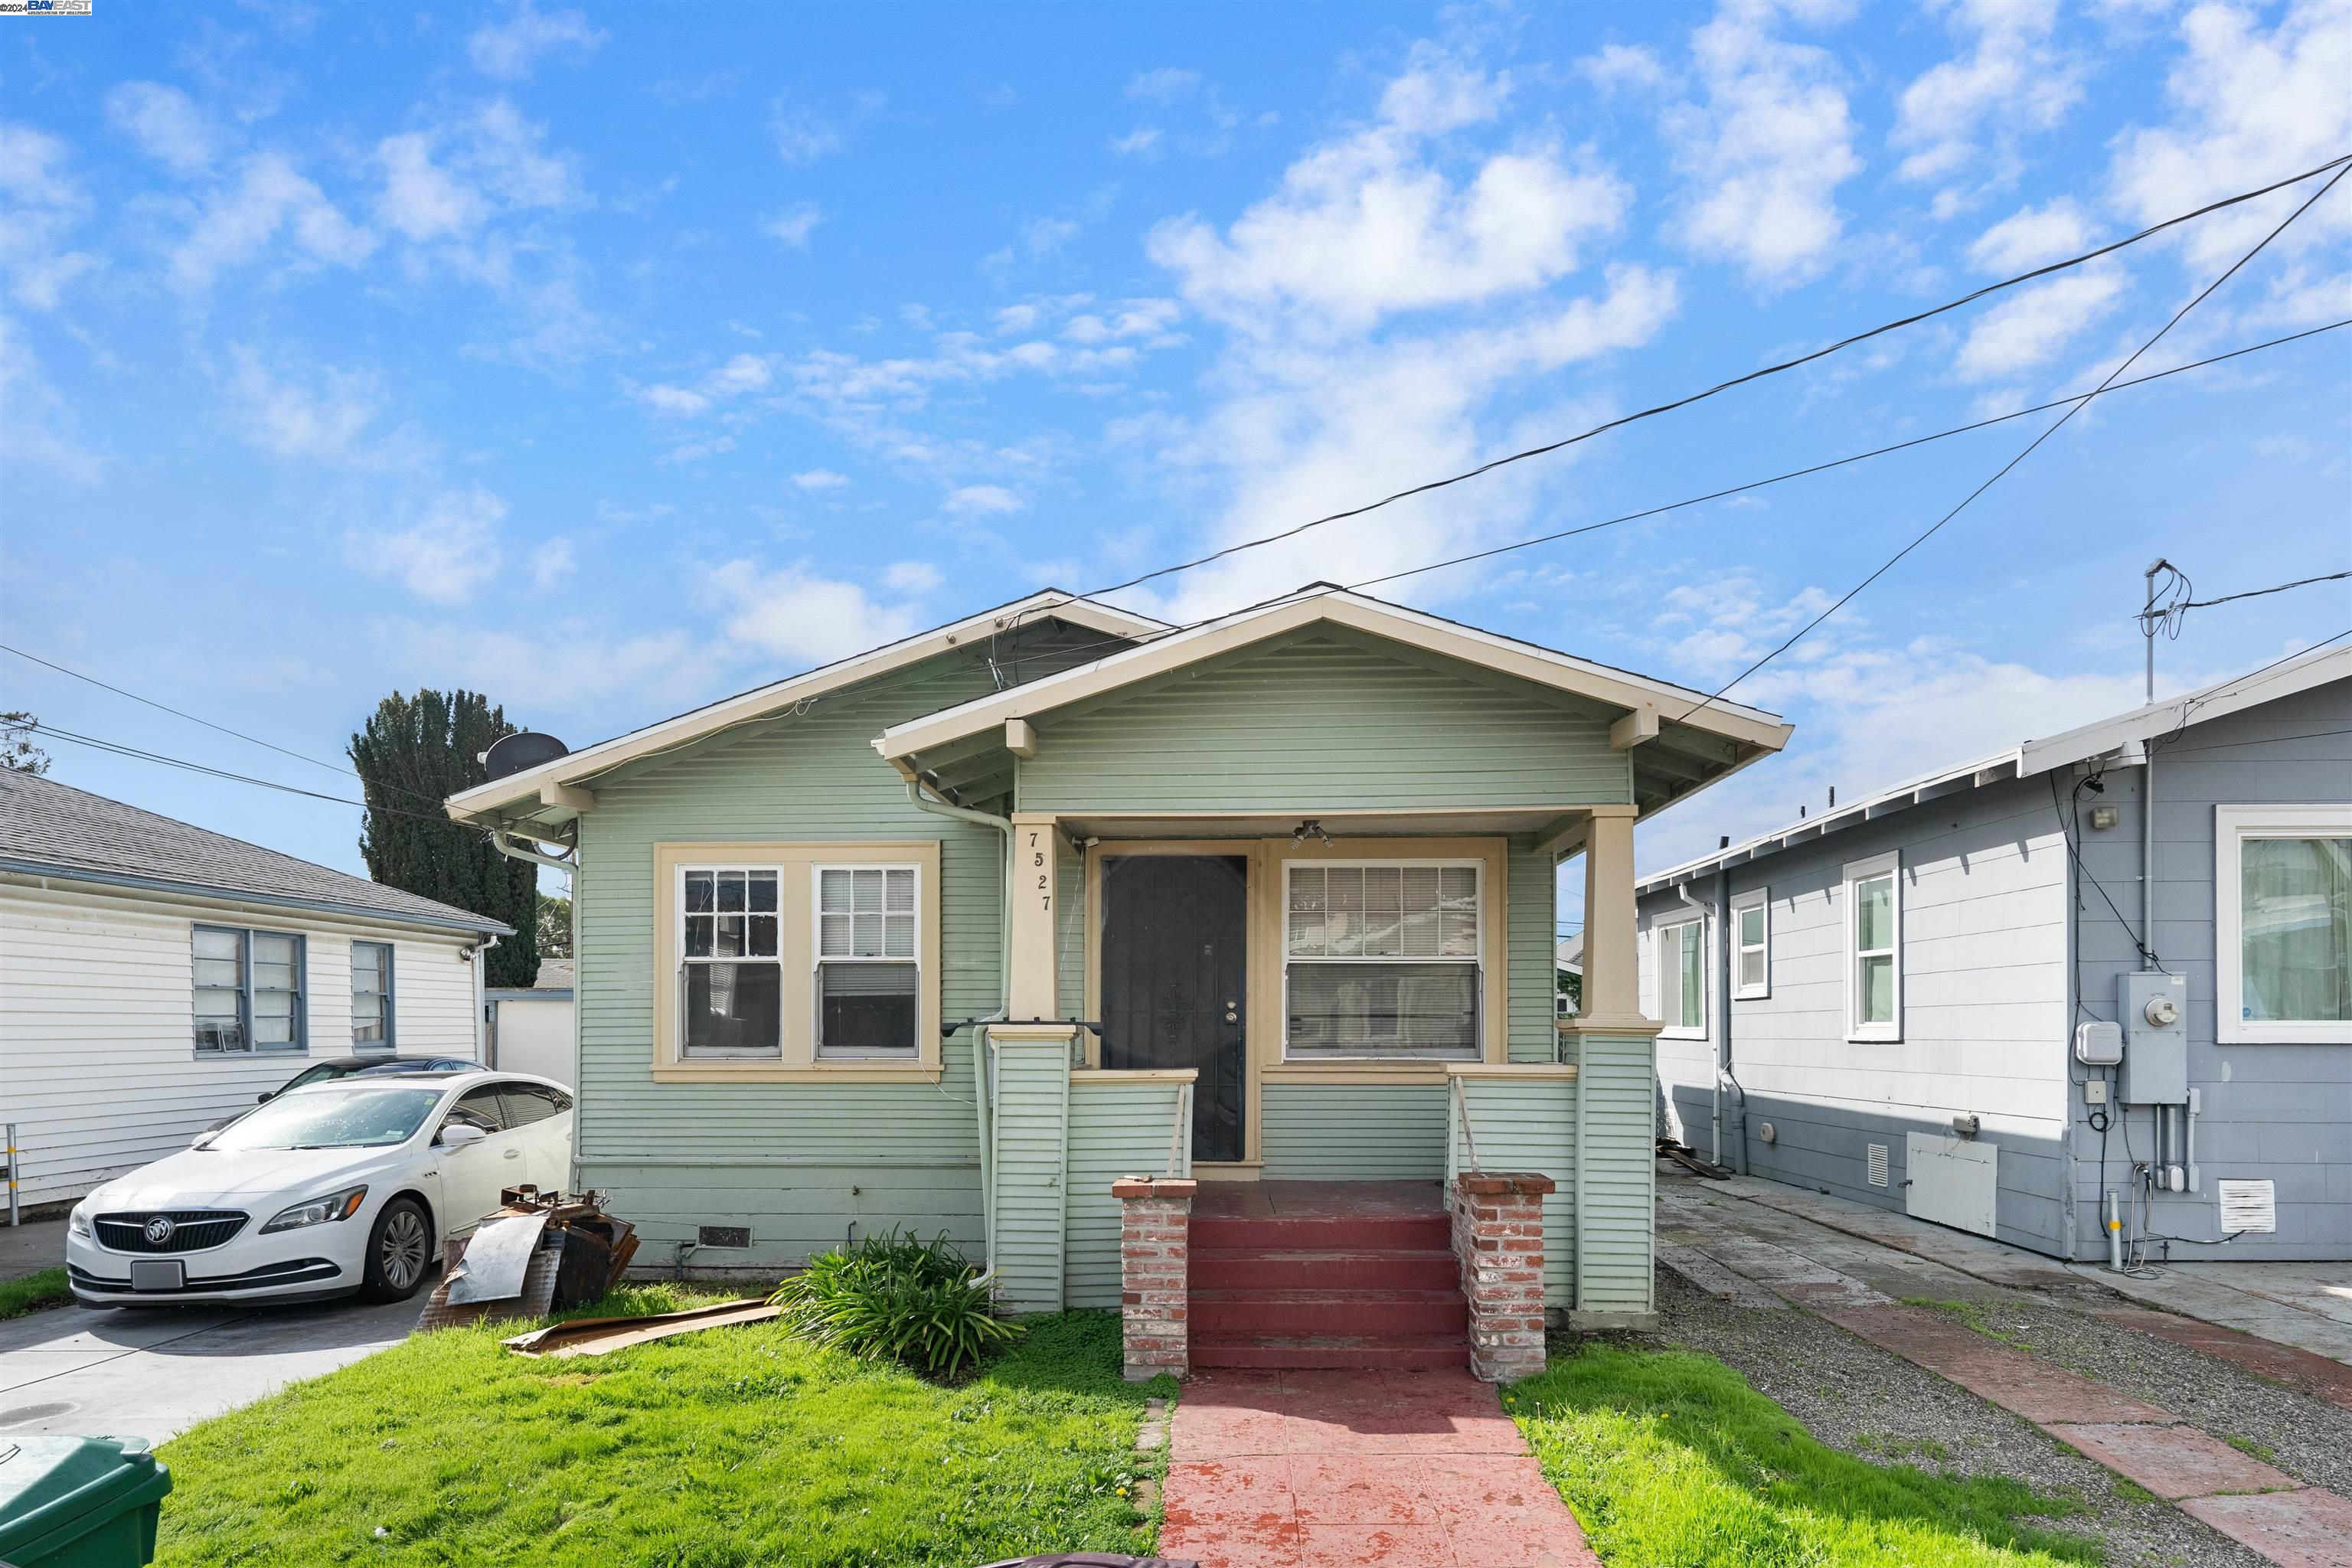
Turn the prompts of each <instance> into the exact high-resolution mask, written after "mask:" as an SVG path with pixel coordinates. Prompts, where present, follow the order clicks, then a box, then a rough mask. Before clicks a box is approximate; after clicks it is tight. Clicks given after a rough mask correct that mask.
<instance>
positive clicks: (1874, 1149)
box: [1870, 1143, 1886, 1187]
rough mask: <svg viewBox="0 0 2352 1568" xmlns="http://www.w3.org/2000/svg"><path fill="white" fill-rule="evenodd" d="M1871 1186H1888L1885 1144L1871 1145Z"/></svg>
mask: <svg viewBox="0 0 2352 1568" xmlns="http://www.w3.org/2000/svg"><path fill="white" fill-rule="evenodd" d="M1870 1184H1871V1185H1872V1186H1874V1187H1883V1186H1885V1184H1886V1145H1885V1144H1884V1143H1873V1144H1871V1145H1870Z"/></svg>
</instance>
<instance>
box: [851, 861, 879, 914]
mask: <svg viewBox="0 0 2352 1568" xmlns="http://www.w3.org/2000/svg"><path fill="white" fill-rule="evenodd" d="M849 907H850V908H851V909H852V910H856V912H857V913H859V914H867V913H874V914H879V913H880V912H881V910H882V873H881V872H879V871H852V872H851V873H850V874H849Z"/></svg>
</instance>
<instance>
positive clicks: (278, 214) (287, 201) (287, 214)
mask: <svg viewBox="0 0 2352 1568" xmlns="http://www.w3.org/2000/svg"><path fill="white" fill-rule="evenodd" d="M281 230H285V231H288V232H289V233H290V234H291V235H292V237H293V239H294V243H295V246H296V247H297V248H298V249H299V251H300V252H301V253H302V254H303V255H304V256H305V257H306V258H309V259H310V260H311V261H315V262H324V263H331V264H334V265H338V266H343V267H356V266H358V265H359V264H360V263H361V262H362V261H364V260H366V259H367V258H368V257H369V255H370V254H372V253H373V251H374V249H375V236H374V235H373V234H372V233H370V232H369V231H368V230H367V229H365V228H362V227H360V226H357V225H355V224H353V223H352V221H351V220H350V219H348V218H346V217H344V216H343V215H342V214H341V212H339V211H337V210H336V208H335V206H334V204H333V203H331V202H330V201H328V200H327V198H326V196H325V195H323V194H322V193H321V192H320V189H319V187H318V186H317V185H315V184H311V183H310V180H308V179H307V178H305V177H304V176H303V175H302V174H301V173H300V172H299V171H298V170H297V169H296V168H295V167H294V165H293V164H292V163H290V162H289V161H288V160H287V159H286V157H285V156H284V155H283V154H281V153H260V154H258V155H257V156H255V157H252V158H249V159H247V161H246V163H245V166H244V168H243V169H242V171H241V172H240V173H239V174H238V177H237V179H236V183H235V184H232V185H224V186H221V187H219V188H217V189H215V191H213V192H212V193H211V194H210V195H208V196H206V197H205V201H204V203H203V205H202V209H201V211H200V212H199V214H198V216H197V217H196V221H195V223H194V225H193V226H191V227H190V228H189V230H188V233H187V236H186V237H185V238H184V239H183V240H182V241H181V242H180V243H179V244H178V245H177V246H175V247H173V249H172V255H171V266H172V279H173V283H174V284H176V285H177V286H178V287H179V288H181V289H184V290H186V291H188V292H191V293H194V292H200V291H202V290H204V289H209V288H210V287H211V286H212V284H213V280H214V279H215V278H216V277H218V275H219V274H220V273H221V272H222V271H223V270H225V269H226V268H231V267H235V266H238V265H241V264H242V263H245V262H247V261H250V260H252V259H254V258H256V257H257V256H258V255H259V254H260V252H261V250H262V248H263V247H265V246H267V245H268V244H269V243H270V241H271V240H272V239H274V238H276V237H278V234H279V232H280V231H281Z"/></svg>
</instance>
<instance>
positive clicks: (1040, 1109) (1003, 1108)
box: [991, 1040, 1070, 1312]
mask: <svg viewBox="0 0 2352 1568" xmlns="http://www.w3.org/2000/svg"><path fill="white" fill-rule="evenodd" d="M1069 1094H1070V1068H1069V1047H1067V1046H1066V1045H1065V1044H1063V1043H1062V1042H1061V1041H1059V1040H1002V1041H999V1042H998V1043H997V1046H996V1113H995V1117H994V1119H993V1122H992V1125H993V1128H994V1134H995V1140H996V1148H995V1154H994V1158H993V1160H992V1162H991V1164H992V1168H993V1169H994V1171H995V1177H996V1227H995V1229H996V1253H995V1257H994V1258H993V1259H992V1261H993V1263H994V1265H995V1268H996V1288H997V1294H998V1299H999V1300H1001V1301H1002V1302H1003V1305H1004V1307H1005V1308H1006V1309H1007V1310H1011V1311H1015V1312H1051V1311H1055V1310H1059V1309H1060V1307H1061V1305H1062V1273H1063V1262H1062V1259H1063V1226H1064V1224H1065V1216H1064V1212H1063V1211H1064V1194H1065V1193H1066V1191H1067V1182H1066V1171H1067V1164H1068V1151H1067V1148H1066V1143H1065V1138H1066V1134H1067V1131H1068V1128H1069Z"/></svg>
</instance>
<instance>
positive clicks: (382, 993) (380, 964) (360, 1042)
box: [352, 942, 393, 1051]
mask: <svg viewBox="0 0 2352 1568" xmlns="http://www.w3.org/2000/svg"><path fill="white" fill-rule="evenodd" d="M392 1048H393V1029H392V943H390V942H353V943H352V1049H353V1050H357V1051H388V1050H391V1049H392Z"/></svg>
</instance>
